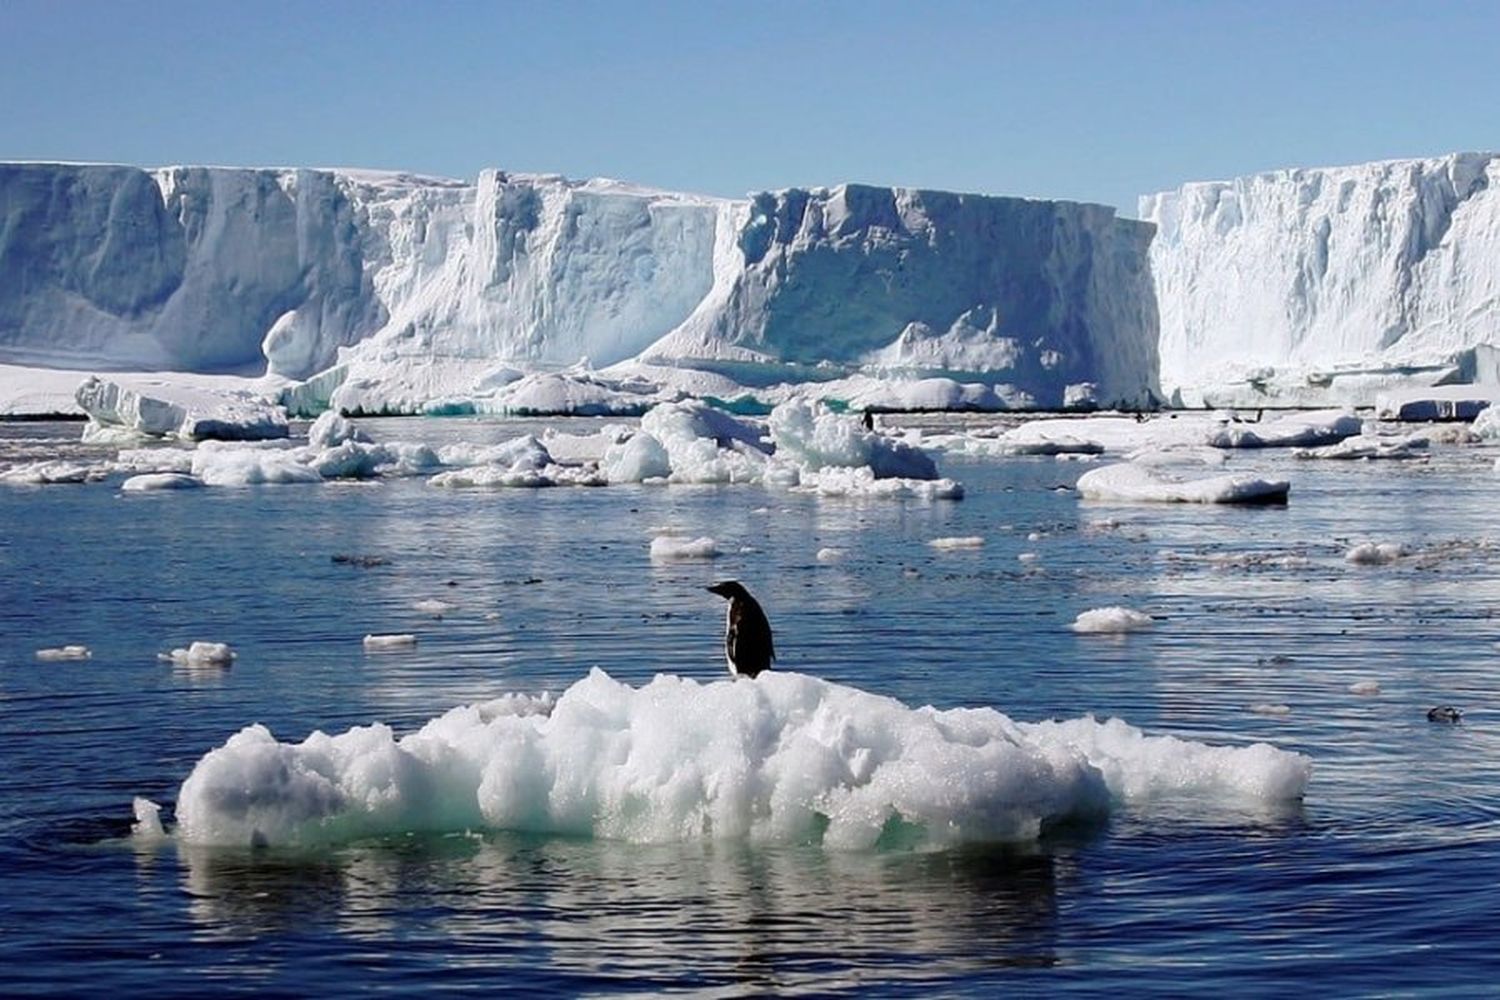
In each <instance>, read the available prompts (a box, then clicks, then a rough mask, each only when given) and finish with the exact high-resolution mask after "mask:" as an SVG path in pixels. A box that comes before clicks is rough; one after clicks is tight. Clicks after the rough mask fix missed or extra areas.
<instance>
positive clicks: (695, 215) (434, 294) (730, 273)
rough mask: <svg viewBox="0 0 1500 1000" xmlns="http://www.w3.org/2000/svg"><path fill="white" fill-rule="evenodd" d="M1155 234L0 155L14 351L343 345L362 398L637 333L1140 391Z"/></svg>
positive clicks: (1, 225) (901, 204)
mask: <svg viewBox="0 0 1500 1000" xmlns="http://www.w3.org/2000/svg"><path fill="white" fill-rule="evenodd" d="M1150 234H1151V228H1150V227H1149V226H1147V225H1143V224H1141V223H1136V222H1130V221H1125V220H1119V219H1116V218H1115V217H1114V213H1113V211H1112V210H1111V209H1108V208H1104V207H1101V206H1092V205H1076V204H1069V203H1061V202H1056V203H1054V202H1040V201H1026V200H1022V199H1014V198H992V197H982V196H975V195H957V194H945V193H940V192H932V191H916V190H906V189H891V188H872V187H863V186H857V185H848V186H843V187H837V188H832V189H823V188H818V189H813V190H806V191H799V190H792V191H782V192H776V193H765V194H759V195H755V196H753V197H752V198H751V199H749V200H745V201H738V200H729V199H719V198H708V197H700V196H694V195H685V194H675V193H671V192H663V191H653V190H647V189H643V188H637V187H631V186H629V185H625V184H621V183H619V182H615V181H608V180H590V181H571V180H567V179H565V178H561V177H555V176H546V175H521V174H507V173H504V172H500V171H495V170H488V171H485V172H483V173H482V174H481V175H480V176H479V178H478V180H477V181H475V182H473V183H467V182H462V181H450V180H442V179H436V178H424V177H415V176H411V175H405V174H382V173H374V172H362V171H352V170H339V171H329V170H259V169H227V168H202V167H172V168H164V169H160V170H155V171H144V170H139V169H136V168H133V167H123V166H99V165H74V164H9V165H3V164H0V273H4V274H5V275H6V276H7V280H6V281H5V282H4V283H3V285H0V359H3V360H5V361H7V362H11V363H16V364H22V365H31V366H41V367H60V368H71V369H84V368H91V369H93V368H97V369H101V370H112V371H130V370H161V371H179V372H197V373H237V374H256V375H259V374H262V373H269V374H272V375H277V376H284V377H286V378H291V379H297V380H307V379H310V378H311V377H312V376H314V375H318V374H319V373H328V374H326V375H324V376H322V377H321V378H320V379H318V380H317V381H316V382H315V383H313V384H311V385H310V387H309V388H308V389H307V391H306V392H305V393H304V394H303V395H306V396H308V397H309V398H315V399H317V400H318V401H320V402H322V403H328V402H333V403H334V404H335V405H340V404H341V403H343V402H344V401H345V400H344V399H342V398H339V397H338V396H337V393H338V392H339V390H340V386H341V385H348V386H349V387H350V388H349V389H348V390H347V391H345V393H344V396H345V397H347V401H348V402H350V403H351V404H352V406H353V407H354V408H357V409H359V410H360V411H361V412H383V411H400V412H423V410H424V408H426V407H428V406H429V405H437V406H439V407H443V406H454V405H457V406H460V407H461V406H462V400H463V399H465V398H468V397H473V396H476V395H479V396H484V395H495V394H497V393H498V392H499V391H500V390H501V388H502V386H500V385H497V384H495V382H494V381H493V379H492V376H493V375H494V374H495V373H496V372H500V371H512V369H509V368H507V367H506V366H512V365H513V366H516V367H515V369H514V370H513V371H514V374H515V375H516V376H517V377H519V375H521V374H524V373H526V372H536V371H550V370H556V369H559V368H563V367H566V366H571V365H575V364H577V363H578V362H579V361H580V360H581V359H587V360H588V361H589V362H590V363H592V364H598V365H613V364H616V363H619V362H626V361H630V360H632V359H637V358H639V359H642V360H644V361H650V362H656V363H665V364H667V365H674V366H688V367H691V368H697V369H702V370H705V371H712V370H720V371H722V372H725V373H730V374H736V375H743V376H745V377H746V378H747V379H752V380H753V379H759V380H760V381H761V382H765V381H766V380H787V379H793V380H798V381H800V380H802V379H804V378H805V377H807V376H808V375H809V374H812V375H815V376H816V377H817V378H819V379H827V378H831V377H835V376H837V375H839V374H847V373H850V372H854V371H857V370H861V369H863V370H868V371H871V372H874V373H877V374H894V375H898V376H900V377H914V376H919V375H924V374H925V375H933V376H944V377H946V376H960V375H961V376H964V377H965V378H964V380H965V381H968V382H971V383H977V384H980V387H981V388H982V387H983V386H995V387H997V389H996V391H999V392H1000V397H997V398H1006V399H1010V398H1016V399H1026V400H1034V401H1035V402H1036V403H1037V404H1039V405H1044V406H1048V405H1059V404H1061V403H1062V402H1063V400H1064V397H1065V392H1066V390H1067V387H1068V386H1069V385H1076V384H1081V383H1092V384H1094V385H1096V386H1097V387H1098V395H1099V398H1100V399H1102V400H1104V401H1111V400H1115V399H1139V398H1141V397H1143V395H1144V393H1145V392H1146V391H1147V390H1148V389H1152V388H1154V386H1155V381H1154V373H1155V370H1156V359H1155V303H1154V300H1153V294H1154V292H1153V288H1152V285H1151V280H1150V274H1149V271H1148V269H1147V261H1146V248H1147V244H1148V242H1149V240H1150ZM13 279H14V280H13ZM428 368H432V369H433V370H432V371H430V372H429V371H427V370H426V369H428ZM752 377H753V378H752ZM1001 388H1003V390H1004V391H1000V390H1001ZM979 402H980V405H988V402H987V401H986V400H980V401H979ZM496 405H498V406H505V407H509V408H514V406H513V405H512V404H510V403H508V402H507V401H505V400H498V401H497V403H496Z"/></svg>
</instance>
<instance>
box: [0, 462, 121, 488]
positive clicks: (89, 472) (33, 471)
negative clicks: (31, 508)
mask: <svg viewBox="0 0 1500 1000" xmlns="http://www.w3.org/2000/svg"><path fill="white" fill-rule="evenodd" d="M108 474H109V470H108V469H106V468H104V467H103V466H99V465H90V464H88V463H86V462H69V461H66V460H64V459H52V460H48V461H42V462H26V463H23V464H20V465H14V466H11V467H10V468H8V469H5V470H3V471H0V483H8V484H10V485H13V486H52V485H55V484H61V483H97V482H98V481H99V480H101V479H103V478H105V476H107V475H108Z"/></svg>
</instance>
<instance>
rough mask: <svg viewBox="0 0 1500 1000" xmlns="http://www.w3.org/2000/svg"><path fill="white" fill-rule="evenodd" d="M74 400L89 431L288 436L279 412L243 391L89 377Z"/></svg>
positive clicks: (242, 438)
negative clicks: (91, 429) (113, 429)
mask: <svg viewBox="0 0 1500 1000" xmlns="http://www.w3.org/2000/svg"><path fill="white" fill-rule="evenodd" d="M75 398H76V400H77V402H78V406H79V408H80V409H82V410H83V412H84V413H87V414H88V416H89V422H90V426H91V427H92V428H95V429H96V430H95V433H97V429H98V428H116V429H120V430H123V431H126V432H129V433H133V434H138V435H144V436H149V437H178V438H183V439H184V440H194V441H196V440H204V439H217V440H230V441H257V440H267V439H274V438H284V437H286V436H287V434H288V428H287V418H286V411H285V410H283V409H282V408H281V407H280V406H277V405H275V404H273V403H270V402H268V401H267V400H266V399H264V398H263V397H259V396H256V395H255V394H253V393H250V392H246V391H243V390H239V391H234V390H218V389H211V388H204V387H201V386H194V385H184V384H182V383H180V382H173V381H170V380H167V379H163V378H142V377H128V376H127V377H125V378H118V379H103V378H99V377H98V376H94V375H91V376H89V377H88V378H86V379H84V380H83V382H82V383H81V384H80V385H79V386H78V389H77V392H76V394H75ZM85 433H86V434H87V433H89V432H88V431H86V432H85Z"/></svg>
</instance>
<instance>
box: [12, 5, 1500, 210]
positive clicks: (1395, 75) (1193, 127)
mask: <svg viewBox="0 0 1500 1000" xmlns="http://www.w3.org/2000/svg"><path fill="white" fill-rule="evenodd" d="M0 38H3V39H5V50H6V58H5V59H4V60H0V159H67V160H103V161H111V162H123V163H135V164H141V165H158V164H166V163H217V164H236V165H284V164H292V165H307V166H363V167H383V168H400V169H408V170H415V171H419V172H424V173H436V174H443V175H448V176H457V177H472V176H474V174H476V173H477V172H478V171H479V170H480V169H481V168H483V167H487V166H495V167H501V168H503V169H510V170H535V171H548V172H557V173H564V174H568V175H570V176H576V177H587V176H595V175H605V176H611V177H619V178H623V179H626V180H632V181H638V182H641V183H645V184H651V185H655V186H660V187H666V188H676V189H683V190H691V191H701V192H706V193H711V194H723V195H741V194H744V193H745V192H747V191H751V190H759V189H764V188H777V187H786V186H790V185H814V184H834V183H838V182H840V181H846V180H854V181H866V182H871V183H882V184H906V185H914V186H922V187H937V188H950V189H956V190H965V191H982V192H986V193H991V194H1011V195H1024V196H1028V197H1046V198H1068V199H1075V200H1082V201H1099V202H1104V203H1106V204H1113V205H1116V206H1119V207H1120V208H1121V209H1122V210H1123V211H1124V212H1125V214H1134V209H1135V196H1136V195H1138V194H1140V193H1143V192H1148V191H1156V190H1160V189H1163V188H1168V187H1175V186H1176V185H1178V184H1181V183H1183V182H1184V181H1189V180H1207V179H1217V178H1222V177H1228V176H1234V175H1239V174H1245V173H1254V172H1256V171H1260V170H1267V169H1273V168H1277V167H1283V166H1318V165H1327V164H1338V163H1354V162H1360V161H1364V160H1371V159H1381V158H1386V157H1395V156H1426V155H1435V154H1440V153H1444V152H1451V151H1454V150H1460V149H1495V148H1497V147H1500V96H1497V95H1500V73H1497V71H1496V66H1497V65H1500V2H1472V3H1443V2H1423V3H1420V4H1419V3H1415V2H1413V0H1404V2H1401V3H1388V2H1384V0H1372V2H1361V3H1354V2H1313V0H1307V2H1302V3H1283V2H1260V3H1245V2H1205V3H1185V2H1156V3H1124V2H1119V3H1111V2H1096V3H1072V2H1050V3H1040V2H1039V3H1006V2H989V3H986V2H972V3H949V2H923V3H915V2H913V3H886V2H878V0H866V2H859V3H852V2H827V3H817V2H805V3H782V2H779V0H762V2H757V3H753V4H744V3H736V4H729V3H715V2H711V0H701V2H696V3H633V4H625V3H580V2H555V3H547V2H541V0H534V2H527V3H519V2H518V3H483V4H481V3H458V2H441V0H436V2H425V3H417V2H410V3H406V2H374V0H370V2H361V3H346V2H339V0H301V2H297V3H285V2H281V0H261V2H255V3H233V4H231V3H216V2H203V3H192V4H164V3H161V2H159V0H158V2H153V3H141V2H136V0H113V2H61V0H49V2H36V0H0Z"/></svg>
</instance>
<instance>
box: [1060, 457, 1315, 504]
mask: <svg viewBox="0 0 1500 1000" xmlns="http://www.w3.org/2000/svg"><path fill="white" fill-rule="evenodd" d="M1290 489H1291V484H1290V483H1288V482H1287V481H1286V480H1281V479H1260V478H1257V477H1255V476H1233V475H1229V476H1212V477H1209V478H1206V479H1193V480H1179V479H1168V478H1167V477H1166V476H1164V475H1161V474H1159V473H1156V472H1154V471H1152V470H1151V469H1147V468H1144V467H1142V466H1139V465H1136V464H1134V463H1131V462H1125V463H1121V464H1119V465H1105V466H1101V467H1100V468H1097V469H1090V470H1089V471H1088V472H1085V473H1084V474H1083V475H1082V476H1080V477H1079V479H1078V494H1079V496H1081V497H1083V498H1084V499H1085V500H1109V501H1118V502H1127V503H1241V504H1263V503H1285V502H1286V498H1287V493H1288V491H1289V490H1290Z"/></svg>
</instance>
